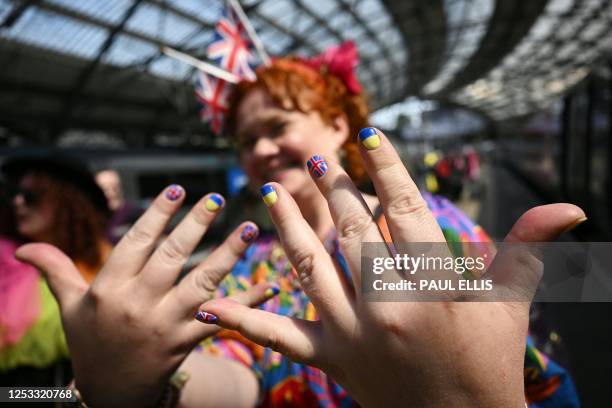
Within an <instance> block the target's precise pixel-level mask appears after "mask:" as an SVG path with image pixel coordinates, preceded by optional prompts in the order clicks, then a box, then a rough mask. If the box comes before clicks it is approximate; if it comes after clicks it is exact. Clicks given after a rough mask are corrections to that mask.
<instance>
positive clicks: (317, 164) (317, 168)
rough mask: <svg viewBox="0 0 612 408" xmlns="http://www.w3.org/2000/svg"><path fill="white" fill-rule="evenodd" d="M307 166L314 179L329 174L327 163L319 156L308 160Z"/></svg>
mask: <svg viewBox="0 0 612 408" xmlns="http://www.w3.org/2000/svg"><path fill="white" fill-rule="evenodd" d="M306 166H308V171H309V172H310V174H311V175H312V176H313V177H316V178H320V177H323V176H324V175H325V173H327V162H326V161H325V159H323V157H321V156H319V155H317V154H315V155H314V156H312V157H311V158H310V159H308V161H307V162H306Z"/></svg>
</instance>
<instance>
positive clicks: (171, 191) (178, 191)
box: [166, 184, 185, 201]
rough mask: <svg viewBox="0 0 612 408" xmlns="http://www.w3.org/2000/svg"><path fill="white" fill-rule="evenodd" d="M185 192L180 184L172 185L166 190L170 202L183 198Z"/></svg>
mask: <svg viewBox="0 0 612 408" xmlns="http://www.w3.org/2000/svg"><path fill="white" fill-rule="evenodd" d="M184 192H185V190H184V189H183V187H181V186H179V185H178V184H172V185H170V186H168V188H167V189H166V198H167V199H168V200H170V201H176V200H178V199H179V198H181V196H182V195H183V193H184Z"/></svg>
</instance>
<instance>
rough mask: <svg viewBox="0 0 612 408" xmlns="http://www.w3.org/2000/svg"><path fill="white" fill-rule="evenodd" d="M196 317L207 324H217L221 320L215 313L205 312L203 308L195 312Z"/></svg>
mask: <svg viewBox="0 0 612 408" xmlns="http://www.w3.org/2000/svg"><path fill="white" fill-rule="evenodd" d="M195 318H196V320H199V321H201V322H202V323H206V324H215V323H217V322H218V321H219V318H218V317H217V316H215V315H214V314H212V313H208V312H203V311H201V310H198V312H197V313H196V314H195Z"/></svg>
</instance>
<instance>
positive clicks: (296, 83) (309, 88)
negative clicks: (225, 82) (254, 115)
mask: <svg viewBox="0 0 612 408" xmlns="http://www.w3.org/2000/svg"><path fill="white" fill-rule="evenodd" d="M256 88H261V89H263V90H264V91H266V92H267V93H268V94H269V95H270V97H271V98H272V100H273V101H274V103H276V104H277V105H278V106H280V107H282V108H283V109H285V110H299V111H300V112H303V113H310V112H317V113H318V114H319V115H320V116H321V118H322V120H323V122H324V123H326V124H328V125H329V124H332V123H333V120H334V119H336V118H337V117H339V116H342V115H344V116H345V117H346V119H347V122H348V125H349V129H350V134H352V135H356V134H357V133H358V132H359V130H360V129H362V128H364V127H366V126H368V113H369V110H368V105H367V102H366V100H367V99H366V95H365V94H364V92H361V93H359V94H356V95H354V94H351V93H350V92H349V91H348V89H347V87H346V85H344V83H343V82H342V81H341V80H340V79H339V78H338V77H336V76H334V75H331V74H329V73H327V72H325V71H324V70H321V71H317V70H315V69H314V68H311V67H310V66H308V65H306V64H304V63H303V62H301V60H300V59H299V58H296V57H287V58H279V59H277V60H275V61H274V62H273V63H272V64H271V65H270V66H266V67H261V68H259V69H258V70H257V79H256V80H255V81H242V82H240V83H238V84H237V85H236V86H235V87H234V89H233V90H232V92H231V94H230V95H229V99H228V100H229V108H228V112H227V115H226V116H225V129H226V130H227V132H228V134H229V135H230V137H233V135H234V134H235V131H236V123H237V120H238V107H239V106H240V103H241V102H242V100H243V99H244V98H245V97H246V96H247V95H248V94H249V93H250V92H251V91H252V90H254V89H256ZM342 150H343V151H344V153H345V155H344V160H345V167H346V171H347V173H348V174H349V176H350V177H351V179H352V180H353V182H355V184H356V185H357V186H362V185H365V184H366V183H367V182H368V181H369V180H368V176H367V173H366V170H365V167H364V165H363V161H362V160H361V156H360V153H359V147H358V144H357V140H356V138H355V137H348V138H347V140H346V142H345V143H344V144H343V145H342Z"/></svg>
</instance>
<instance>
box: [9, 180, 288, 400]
mask: <svg viewBox="0 0 612 408" xmlns="http://www.w3.org/2000/svg"><path fill="white" fill-rule="evenodd" d="M184 198H185V193H184V190H183V189H182V188H181V187H179V186H170V187H168V188H167V189H166V190H165V191H164V192H162V193H161V194H160V195H159V196H158V197H157V198H156V199H155V200H154V202H153V204H152V205H151V206H150V208H149V209H148V210H147V211H146V212H145V213H144V215H143V216H142V217H141V218H140V219H139V220H138V221H137V222H136V224H135V225H134V226H133V227H132V228H131V229H130V231H129V232H128V233H127V234H126V235H125V237H124V238H123V239H122V240H121V242H119V244H117V246H116V247H115V249H114V250H113V252H112V254H111V256H110V257H109V259H108V261H107V262H106V264H105V266H104V267H103V268H102V270H101V271H100V272H99V273H98V275H97V276H96V279H94V281H93V282H92V284H91V286H89V285H88V284H87V283H86V282H85V281H84V280H83V278H82V277H81V275H80V274H79V272H78V270H77V269H76V267H75V265H74V264H73V263H72V261H71V260H70V259H69V258H68V257H67V256H66V255H65V254H63V253H62V252H61V251H60V250H58V249H57V248H55V247H53V246H51V245H48V244H41V243H34V244H27V245H24V246H23V247H21V248H19V250H18V251H17V252H16V257H17V258H18V259H19V260H21V261H23V262H27V263H30V264H32V265H34V266H36V267H37V268H38V269H40V270H41V271H42V272H43V273H44V275H45V276H46V278H47V281H48V283H49V286H50V288H51V290H52V291H53V293H54V295H55V297H56V298H57V300H58V302H59V305H60V309H61V314H62V321H63V324H64V331H65V333H66V338H67V341H68V346H69V348H70V353H71V357H72V364H73V368H74V373H75V381H76V386H77V388H78V389H79V391H80V392H81V393H82V394H83V397H84V399H85V401H86V402H87V403H88V404H90V405H93V406H147V405H153V404H155V403H156V402H157V401H158V399H159V398H160V396H161V393H162V391H163V390H164V388H165V385H166V384H167V381H168V379H169V377H170V376H171V375H172V374H173V373H174V371H175V370H176V369H177V368H178V366H179V365H180V364H181V362H182V361H183V359H184V358H185V357H186V356H187V354H188V353H189V352H190V351H191V350H192V349H193V348H194V346H195V345H196V344H197V343H198V342H200V341H201V340H202V339H204V338H205V337H207V336H210V335H212V334H214V333H216V332H217V331H218V330H219V328H218V327H217V326H215V325H203V324H201V323H199V322H197V321H195V320H194V319H193V316H194V314H195V312H196V311H197V310H198V306H199V305H200V304H201V303H203V302H204V301H207V300H209V299H211V298H212V297H213V294H214V292H215V290H216V288H217V285H218V284H219V282H220V281H221V279H222V278H223V277H224V276H225V275H226V274H227V273H228V272H229V271H230V270H231V269H232V267H233V265H234V263H235V262H236V261H237V260H238V259H239V258H240V257H241V256H242V254H243V253H244V251H245V250H246V249H247V247H248V245H249V243H250V242H252V239H253V237H254V235H255V236H256V234H257V227H256V226H255V225H254V224H253V223H250V222H249V223H244V224H242V225H240V226H239V227H238V228H237V229H236V230H235V231H234V232H233V233H232V234H231V235H230V236H229V237H228V238H227V239H226V240H225V242H224V243H223V244H222V245H221V246H219V247H218V248H217V249H216V250H215V251H213V252H212V253H211V254H210V256H208V258H207V259H206V260H204V261H203V262H201V263H200V264H199V265H197V266H196V267H195V268H194V269H193V270H192V271H191V272H190V273H189V274H188V275H187V276H186V277H185V278H184V279H183V280H181V282H180V283H179V284H178V285H175V281H176V280H177V277H178V276H179V273H180V271H181V268H182V267H183V265H184V264H185V262H186V261H187V259H188V258H189V256H190V254H191V253H192V252H193V250H194V249H195V247H196V245H197V244H198V242H199V241H200V240H201V238H202V236H203V235H204V233H205V232H206V230H207V228H208V226H209V225H210V224H211V223H212V222H213V220H214V219H215V216H216V214H217V213H218V212H219V211H220V209H221V207H222V206H223V199H222V198H221V197H220V196H219V195H213V194H209V195H207V196H205V197H204V198H202V199H201V200H200V201H199V202H198V203H197V204H196V205H195V206H194V207H193V208H192V209H191V211H190V212H189V213H188V214H187V215H186V216H185V217H184V219H183V220H182V221H181V222H180V224H179V225H178V226H177V227H176V228H175V229H174V231H172V233H171V234H170V235H169V236H168V237H167V238H166V239H165V240H163V242H162V243H161V244H160V245H159V246H158V247H156V244H157V242H158V239H159V237H160V236H161V235H162V233H163V231H164V229H165V227H166V225H167V224H168V222H169V221H170V219H171V218H172V216H173V215H174V214H175V213H176V211H177V210H178V208H179V207H180V206H181V203H182V202H183V200H184ZM211 198H214V199H216V201H217V202H220V203H221V204H220V205H215V202H214V200H211ZM245 228H247V229H248V231H247V232H248V233H246V234H243V232H244V231H245ZM249 238H250V239H249ZM270 287H271V285H268V284H265V285H263V284H262V285H257V286H254V287H252V288H251V289H250V290H248V291H246V292H242V293H240V294H238V295H236V296H235V297H234V300H237V301H238V302H240V303H242V304H245V305H249V306H252V305H256V304H258V303H261V302H263V301H265V300H266V299H267V298H269V297H270V296H271V295H272V293H273V292H276V291H270V290H268V289H269V288H270Z"/></svg>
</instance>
